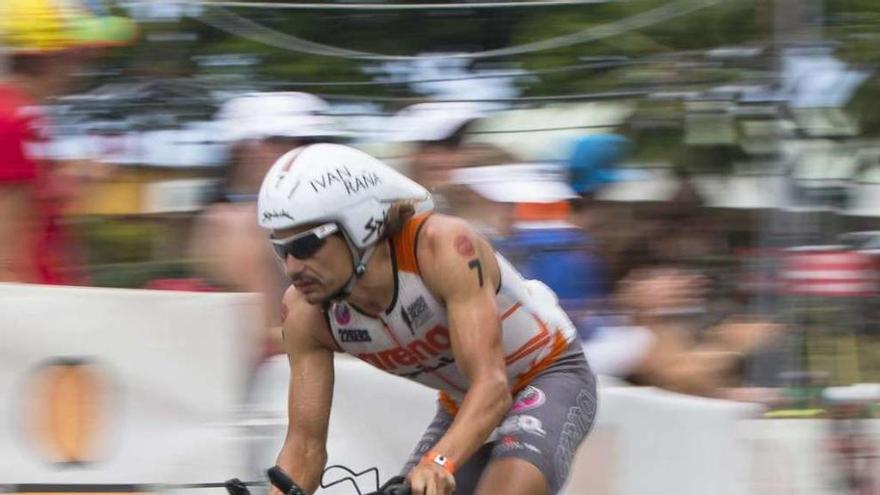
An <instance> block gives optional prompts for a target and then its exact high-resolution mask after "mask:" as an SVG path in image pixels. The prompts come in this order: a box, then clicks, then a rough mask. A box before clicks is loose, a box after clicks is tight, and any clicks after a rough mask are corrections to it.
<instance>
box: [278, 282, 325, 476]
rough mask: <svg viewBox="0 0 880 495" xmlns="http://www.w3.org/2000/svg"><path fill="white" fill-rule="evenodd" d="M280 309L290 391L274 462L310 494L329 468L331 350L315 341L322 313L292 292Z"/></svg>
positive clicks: (288, 293)
mask: <svg viewBox="0 0 880 495" xmlns="http://www.w3.org/2000/svg"><path fill="white" fill-rule="evenodd" d="M284 308H285V313H286V315H287V316H286V318H285V321H284V323H283V328H284V346H285V348H286V350H287V355H288V358H289V359H290V390H289V392H288V399H287V400H288V402H287V413H288V427H287V437H286V438H285V440H284V446H283V447H282V448H281V453H280V454H279V455H278V460H277V461H276V462H277V464H278V466H279V467H280V468H281V469H283V470H284V471H285V472H286V473H287V474H288V475H289V476H290V477H291V478H292V479H293V481H294V482H295V483H296V484H297V485H298V486H299V487H300V488H302V489H303V490H305V491H306V493H313V492H314V491H315V490H317V488H318V484H319V483H320V481H321V474H322V473H323V471H324V465H325V464H326V463H327V425H328V422H329V419H330V405H331V401H332V398H333V351H332V350H331V349H330V348H329V347H327V345H326V344H325V343H324V342H321V341H320V340H319V337H317V335H319V334H318V332H324V334H326V332H327V330H326V329H325V328H324V327H326V325H327V324H326V322H325V320H324V317H323V315H321V311H320V308H318V307H317V306H312V305H310V304H308V303H306V302H305V300H303V299H302V298H301V297H300V296H299V294H298V293H297V292H296V289H294V288H293V287H290V288H289V289H288V290H287V292H286V293H285V294H284ZM276 491H277V490H276Z"/></svg>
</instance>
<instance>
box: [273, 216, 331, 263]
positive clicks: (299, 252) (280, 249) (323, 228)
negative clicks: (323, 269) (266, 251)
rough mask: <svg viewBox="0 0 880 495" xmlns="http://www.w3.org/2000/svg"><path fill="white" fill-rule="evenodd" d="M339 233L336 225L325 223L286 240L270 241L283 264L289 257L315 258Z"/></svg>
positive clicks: (300, 258)
mask: <svg viewBox="0 0 880 495" xmlns="http://www.w3.org/2000/svg"><path fill="white" fill-rule="evenodd" d="M338 231H339V226H338V225H336V224H335V223H325V224H323V225H319V226H317V227H315V228H313V229H310V230H307V231H305V232H300V233H299V234H294V235H292V236H290V237H286V238H284V239H269V241H270V242H271V243H272V249H274V250H275V255H276V256H278V259H280V260H281V262H282V263H283V262H284V261H285V260H286V259H287V257H288V256H293V257H294V258H296V259H298V260H306V259H309V258H311V257H312V256H314V255H315V253H317V252H318V250H319V249H321V247H323V246H324V243H326V242H327V238H328V237H330V236H331V235H333V234H335V233H336V232H338Z"/></svg>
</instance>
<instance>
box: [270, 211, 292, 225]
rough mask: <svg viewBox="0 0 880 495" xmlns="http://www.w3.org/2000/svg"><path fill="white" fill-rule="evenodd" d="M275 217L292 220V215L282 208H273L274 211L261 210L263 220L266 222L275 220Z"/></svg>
mask: <svg viewBox="0 0 880 495" xmlns="http://www.w3.org/2000/svg"><path fill="white" fill-rule="evenodd" d="M276 218H286V219H288V220H290V221H293V216H292V215H291V214H290V213H287V212H286V211H284V210H275V211H271V210H269V211H264V212H263V221H264V222H268V221H270V220H275V219H276Z"/></svg>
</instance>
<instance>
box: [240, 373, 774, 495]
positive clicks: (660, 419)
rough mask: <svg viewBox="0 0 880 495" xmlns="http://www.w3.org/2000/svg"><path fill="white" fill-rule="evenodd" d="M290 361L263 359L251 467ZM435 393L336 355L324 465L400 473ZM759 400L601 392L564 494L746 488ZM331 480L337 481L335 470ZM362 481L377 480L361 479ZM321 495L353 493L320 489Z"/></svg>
mask: <svg viewBox="0 0 880 495" xmlns="http://www.w3.org/2000/svg"><path fill="white" fill-rule="evenodd" d="M287 380H288V365H287V361H286V360H285V359H283V358H278V359H277V360H274V361H273V362H271V363H269V364H267V366H266V367H264V369H263V370H262V372H261V375H260V377H259V378H258V380H257V384H258V385H257V391H256V394H255V396H254V400H253V402H252V404H253V405H254V406H253V407H249V409H250V410H254V411H259V413H258V416H257V417H255V418H254V419H255V421H254V423H253V424H254V425H255V426H254V431H255V432H258V436H259V438H260V439H259V441H257V443H255V449H256V455H255V456H254V460H255V462H256V464H255V467H263V466H269V465H271V464H273V463H274V460H275V456H276V455H277V453H278V449H279V448H280V446H281V442H282V441H283V437H284V432H285V431H286V420H285V417H286V416H285V414H286V412H285V411H286V391H287V383H288V381H287ZM435 398H436V393H435V392H434V391H432V390H430V389H427V388H425V387H423V386H421V385H416V384H413V383H411V382H408V381H405V380H402V379H400V378H397V377H394V376H390V375H388V374H386V373H382V372H380V371H378V370H376V369H375V368H373V367H371V366H369V365H367V364H365V363H362V362H360V361H357V360H355V359H353V358H350V357H348V356H337V357H336V385H335V391H334V396H333V412H332V415H331V420H330V433H329V440H328V442H329V443H328V454H329V462H328V464H343V465H345V466H348V467H350V468H352V469H353V470H355V471H361V470H363V469H365V468H368V467H372V466H376V467H378V468H379V471H380V475H381V477H382V478H383V480H384V479H386V478H388V477H389V476H391V475H393V474H396V473H397V471H398V470H399V469H400V468H401V466H402V465H403V463H404V461H405V460H406V458H407V456H408V454H409V452H410V451H411V450H412V448H413V447H414V446H415V444H416V442H417V441H418V440H419V438H420V437H421V434H422V432H423V431H424V429H425V428H426V427H427V425H428V423H429V422H430V421H431V419H432V418H433V415H434V413H435V407H436V406H435V404H436V402H435ZM759 410H760V409H759V408H757V407H755V406H751V405H747V404H739V403H734V402H728V401H720V400H711V399H701V398H695V397H688V396H682V395H678V394H672V393H668V392H663V391H658V390H653V389H641V388H638V389H637V388H608V387H604V388H602V389H601V391H600V400H599V416H598V420H597V425H596V427H595V428H594V431H593V433H592V434H591V436H590V438H589V439H588V440H587V442H586V443H585V447H584V448H582V449H581V450H580V451H579V452H578V454H577V456H576V457H575V460H574V463H573V465H572V477H571V480H570V482H569V484H568V486H567V488H566V490H565V493H567V494H568V495H581V494H583V495H650V494H658V495H659V494H664V495H665V494H668V493H676V494H677V495H689V494H693V495H705V494H707V493H712V494H719V495H744V494H746V493H749V492H748V491H747V486H748V485H747V481H748V480H747V474H748V471H747V470H748V468H749V462H748V452H747V451H746V450H745V449H743V448H741V446H740V445H739V443H738V438H739V437H738V436H737V434H736V431H737V427H738V424H739V422H740V420H742V419H745V418H748V417H753V416H754V415H755V414H756V413H757V412H759ZM327 478H328V479H330V480H332V479H337V478H338V476H337V475H336V474H335V473H334V472H332V471H331V472H328V473H327ZM361 481H362V484H361V487H362V489H366V488H374V485H373V484H370V483H374V482H373V481H372V480H369V479H364V480H361ZM318 493H321V494H328V495H329V494H334V495H335V494H337V493H338V494H350V493H352V491H351V490H350V488H349V490H348V491H346V490H338V491H337V490H335V488H334V489H331V490H325V491H319V492H318Z"/></svg>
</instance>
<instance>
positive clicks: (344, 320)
mask: <svg viewBox="0 0 880 495" xmlns="http://www.w3.org/2000/svg"><path fill="white" fill-rule="evenodd" d="M333 317H334V318H336V323H338V324H340V325H348V324H349V323H351V309H349V307H348V306H346V305H345V304H337V305H336V307H335V308H333Z"/></svg>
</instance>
